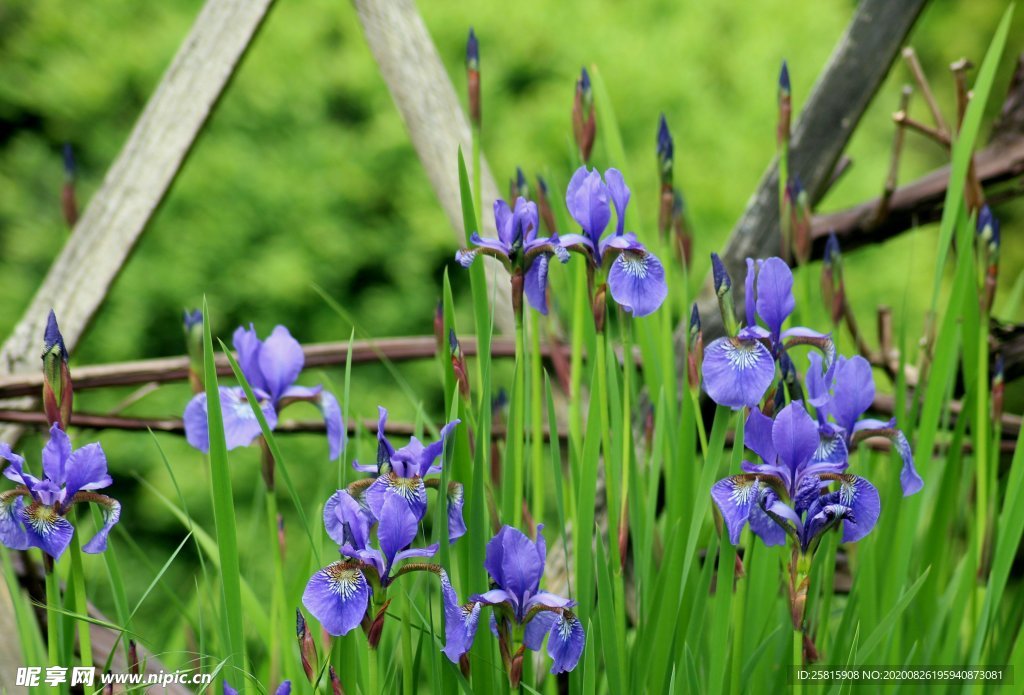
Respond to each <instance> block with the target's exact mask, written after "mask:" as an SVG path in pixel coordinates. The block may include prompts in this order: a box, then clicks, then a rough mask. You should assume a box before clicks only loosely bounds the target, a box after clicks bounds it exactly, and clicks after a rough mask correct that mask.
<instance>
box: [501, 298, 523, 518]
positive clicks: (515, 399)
mask: <svg viewBox="0 0 1024 695" xmlns="http://www.w3.org/2000/svg"><path fill="white" fill-rule="evenodd" d="M525 420H526V336H525V330H524V328H523V320H522V316H519V317H517V321H516V365H515V383H514V385H513V387H512V422H511V427H509V430H508V439H507V441H506V443H505V451H506V455H505V462H504V465H505V470H506V471H508V469H509V468H511V469H512V470H511V473H512V489H511V490H504V491H503V495H502V496H503V498H504V500H505V505H504V507H505V508H504V509H503V512H504V517H505V518H504V519H503V521H505V523H508V520H509V519H510V518H511V519H512V525H513V526H515V527H517V528H518V527H520V526H522V520H523V505H522V495H523V484H524V478H525V470H524V469H525V467H526V461H525V460H524V457H523V453H524V452H523V449H524V447H523V431H524V429H525ZM507 479H508V478H507V476H506V480H507Z"/></svg>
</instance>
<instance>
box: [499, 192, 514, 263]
mask: <svg viewBox="0 0 1024 695" xmlns="http://www.w3.org/2000/svg"><path fill="white" fill-rule="evenodd" d="M494 226H495V228H496V229H497V231H498V241H500V242H501V248H502V249H504V251H505V254H506V255H507V254H508V253H509V251H511V249H512V239H513V237H514V234H515V232H514V231H513V220H512V208H510V207H509V206H508V203H506V202H505V201H504V200H501V199H500V198H499V199H498V200H495V201H494Z"/></svg>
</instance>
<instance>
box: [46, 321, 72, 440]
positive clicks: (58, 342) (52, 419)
mask: <svg viewBox="0 0 1024 695" xmlns="http://www.w3.org/2000/svg"><path fill="white" fill-rule="evenodd" d="M73 400H74V387H73V386H72V384H71V372H70V371H69V370H68V351H67V348H66V347H64V337H63V336H62V335H61V334H60V328H59V327H58V326H57V316H56V315H55V314H54V313H53V310H52V309H51V310H50V316H49V318H47V320H46V332H45V333H44V334H43V409H44V410H45V411H46V421H47V423H49V425H50V426H53V425H54V424H58V425H59V426H60V428H61V429H62V430H65V431H66V430H67V428H68V424H69V423H70V422H71V403H72V401H73Z"/></svg>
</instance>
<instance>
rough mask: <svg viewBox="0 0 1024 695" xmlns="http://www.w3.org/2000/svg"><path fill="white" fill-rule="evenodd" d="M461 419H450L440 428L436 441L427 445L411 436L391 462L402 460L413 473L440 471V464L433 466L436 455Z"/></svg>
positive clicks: (423, 473)
mask: <svg viewBox="0 0 1024 695" xmlns="http://www.w3.org/2000/svg"><path fill="white" fill-rule="evenodd" d="M460 422H462V421H461V420H452V421H451V422H449V423H447V424H446V425H445V426H444V427H442V428H441V432H440V436H439V437H438V438H437V441H434V442H431V443H430V444H428V445H427V446H423V445H422V444H420V442H419V440H417V439H416V438H415V437H412V438H411V439H410V441H409V445H408V446H406V447H402V449H400V450H398V451H396V452H395V454H394V456H392V462H398V461H403V462H406V463H408V464H409V467H410V469H411V471H412V474H413V475H419V476H424V475H430V474H431V473H440V472H441V466H439V465H438V466H435V465H434V462H435V461H436V460H437V457H438V456H440V455H441V454H442V453H443V452H444V445H445V441H447V439H448V436H449V435H450V434H451V433H452V431H453V430H454V429H455V428H456V427H458V426H459V423H460Z"/></svg>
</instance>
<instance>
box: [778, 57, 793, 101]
mask: <svg viewBox="0 0 1024 695" xmlns="http://www.w3.org/2000/svg"><path fill="white" fill-rule="evenodd" d="M790 91H791V90H790V84H789V65H788V64H787V63H786V61H785V60H783V61H782V67H781V68H780V69H779V92H782V93H785V94H789V93H790Z"/></svg>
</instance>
